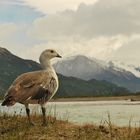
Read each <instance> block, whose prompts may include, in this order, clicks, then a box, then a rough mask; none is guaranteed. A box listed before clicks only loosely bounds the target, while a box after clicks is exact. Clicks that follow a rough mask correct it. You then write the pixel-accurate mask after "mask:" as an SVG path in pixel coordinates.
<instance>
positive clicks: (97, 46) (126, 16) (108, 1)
mask: <svg viewBox="0 0 140 140" xmlns="http://www.w3.org/2000/svg"><path fill="white" fill-rule="evenodd" d="M139 5H140V1H138V0H135V1H133V0H124V1H120V0H119V1H118V0H104V1H102V0H99V1H97V2H96V3H94V4H84V3H82V4H80V5H79V7H78V8H77V10H75V11H74V10H65V11H63V12H56V13H53V14H48V15H47V16H45V17H40V18H37V19H36V20H34V22H33V24H32V28H30V30H29V31H28V35H29V36H30V37H34V38H36V39H39V40H41V41H45V42H46V43H41V44H39V45H36V46H34V48H32V49H35V50H36V53H35V54H37V52H39V50H42V49H45V48H55V49H57V50H59V51H61V52H62V53H64V56H70V55H75V54H84V55H87V56H90V57H96V58H99V59H108V58H111V57H110V56H112V55H115V53H114V52H116V51H117V50H119V49H121V47H123V46H125V47H127V45H128V43H130V42H131V41H133V39H134V36H135V35H136V34H140V14H139V13H140V10H139V9H140V6H139ZM32 51H33V50H32ZM32 51H31V52H32ZM29 54H30V53H29ZM29 54H28V55H29ZM30 56H31V55H30ZM35 58H37V57H34V59H35ZM118 58H119V54H118Z"/></svg>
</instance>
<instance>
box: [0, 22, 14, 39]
mask: <svg viewBox="0 0 140 140" xmlns="http://www.w3.org/2000/svg"><path fill="white" fill-rule="evenodd" d="M16 31H17V26H16V24H14V23H2V24H0V39H1V40H5V39H6V38H10V37H11V36H12V34H14V33H15V32H16Z"/></svg>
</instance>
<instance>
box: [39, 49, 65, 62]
mask: <svg viewBox="0 0 140 140" xmlns="http://www.w3.org/2000/svg"><path fill="white" fill-rule="evenodd" d="M55 57H59V58H62V56H61V55H59V54H58V53H57V52H56V51H55V50H53V49H47V50H45V51H43V52H42V53H41V55H40V58H39V61H40V63H41V64H43V63H46V61H48V60H50V59H52V58H55Z"/></svg>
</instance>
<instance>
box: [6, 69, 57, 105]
mask: <svg viewBox="0 0 140 140" xmlns="http://www.w3.org/2000/svg"><path fill="white" fill-rule="evenodd" d="M52 81H53V83H51V82H52ZM53 86H56V81H55V80H54V79H53V77H52V76H51V75H50V74H49V73H48V72H46V71H36V72H29V73H25V74H22V75H20V76H19V77H17V79H16V80H15V81H14V82H13V83H12V85H11V86H10V88H9V90H8V91H7V94H6V96H5V98H9V97H10V98H12V99H13V100H15V101H16V102H22V101H25V100H26V99H28V98H32V99H39V98H41V97H42V96H43V95H41V94H48V93H51V92H52V90H53V88H54V87H53ZM44 96H46V95H44Z"/></svg>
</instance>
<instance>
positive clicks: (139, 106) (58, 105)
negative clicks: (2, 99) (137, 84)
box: [0, 101, 140, 126]
mask: <svg viewBox="0 0 140 140" xmlns="http://www.w3.org/2000/svg"><path fill="white" fill-rule="evenodd" d="M30 108H31V111H32V113H37V114H40V113H41V110H40V106H39V105H30ZM46 108H47V113H48V114H52V115H55V116H57V118H59V119H60V118H61V119H68V120H69V121H71V122H75V123H80V124H82V123H94V124H104V123H106V121H108V114H110V117H111V121H112V123H113V124H115V125H119V126H128V125H129V121H130V120H131V125H133V126H139V125H140V102H128V101H86V102H85V101H84V102H49V103H48V104H47V105H46ZM0 113H1V114H2V113H8V114H11V115H13V114H21V115H25V114H26V113H25V107H24V106H23V105H21V104H18V103H17V104H16V105H14V106H13V107H2V106H0Z"/></svg>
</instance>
